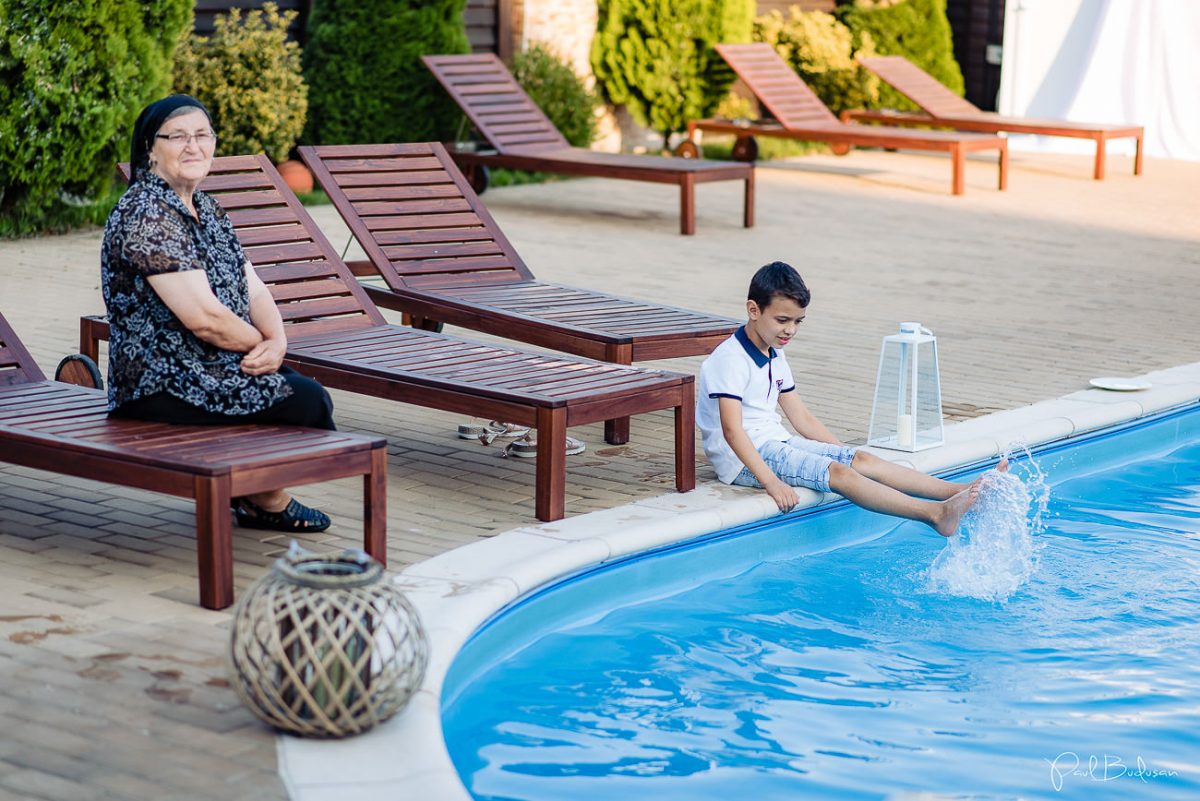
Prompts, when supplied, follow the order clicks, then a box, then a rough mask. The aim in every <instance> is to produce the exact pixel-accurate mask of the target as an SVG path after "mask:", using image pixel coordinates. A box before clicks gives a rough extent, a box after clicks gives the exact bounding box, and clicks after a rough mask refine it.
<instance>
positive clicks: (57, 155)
mask: <svg viewBox="0 0 1200 801" xmlns="http://www.w3.org/2000/svg"><path fill="white" fill-rule="evenodd" d="M191 20H192V2H191V0H93V1H92V2H87V3H46V2H42V1H41V0H0V233H3V235H6V236H12V235H18V234H29V233H37V232H41V231H59V230H65V229H67V228H71V227H74V226H77V225H81V224H84V223H89V222H96V221H97V220H103V219H104V216H105V215H107V213H108V209H109V208H110V207H111V199H112V198H111V195H112V185H113V165H114V163H115V162H116V161H118V160H119V159H127V158H129V136H130V132H131V130H132V127H133V121H134V119H135V118H136V117H137V115H138V112H139V111H140V110H141V108H142V107H143V106H144V105H146V104H147V103H149V102H150V101H152V100H156V99H158V98H159V97H162V96H163V95H165V94H166V93H167V92H168V91H169V89H170V77H171V58H172V54H173V53H174V50H175V44H176V42H177V41H178V40H179V35H180V33H181V32H182V31H183V30H185V29H186V28H187V27H189V26H190V25H191Z"/></svg>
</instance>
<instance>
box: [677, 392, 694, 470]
mask: <svg viewBox="0 0 1200 801" xmlns="http://www.w3.org/2000/svg"><path fill="white" fill-rule="evenodd" d="M682 395H683V397H682V398H680V403H679V405H678V406H676V407H675V489H677V490H678V491H680V492H690V491H692V490H694V489H695V488H696V385H695V384H694V383H692V382H688V383H687V384H685V385H684V387H683V392H682Z"/></svg>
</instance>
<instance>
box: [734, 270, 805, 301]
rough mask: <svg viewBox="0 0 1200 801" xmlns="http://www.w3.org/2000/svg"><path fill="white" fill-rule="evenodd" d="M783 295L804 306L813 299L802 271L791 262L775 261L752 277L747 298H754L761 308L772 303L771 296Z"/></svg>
mask: <svg viewBox="0 0 1200 801" xmlns="http://www.w3.org/2000/svg"><path fill="white" fill-rule="evenodd" d="M777 295H781V296H783V297H785V298H788V299H789V300H794V301H796V303H797V304H799V305H800V306H801V307H802V308H805V307H807V306H808V302H809V301H810V300H812V293H810V292H809V291H808V287H806V286H805V285H804V279H803V278H801V277H800V273H798V272H796V270H795V268H794V267H792V265H790V264H784V263H783V262H781V261H773V262H771V263H770V264H768V265H766V266H765V267H760V268H759V270H758V272H756V273H755V274H754V277H753V278H751V279H750V292H749V293H748V294H747V296H746V297H747V300H752V301H754V303H755V304H756V305H757V306H758V308H759V309H765V308H767V306H769V305H770V304H771V298H774V297H775V296H777Z"/></svg>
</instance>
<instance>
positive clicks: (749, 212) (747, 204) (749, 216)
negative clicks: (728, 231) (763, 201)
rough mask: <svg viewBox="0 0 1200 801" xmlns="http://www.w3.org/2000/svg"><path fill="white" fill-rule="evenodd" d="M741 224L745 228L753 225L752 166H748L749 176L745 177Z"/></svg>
mask: <svg viewBox="0 0 1200 801" xmlns="http://www.w3.org/2000/svg"><path fill="white" fill-rule="evenodd" d="M742 218H743V219H742V224H743V225H744V226H745V227H747V228H753V227H754V168H753V167H751V168H750V177H749V178H747V179H746V199H745V200H744V201H743V203H742Z"/></svg>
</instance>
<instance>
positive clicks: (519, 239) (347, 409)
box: [0, 152, 1200, 801]
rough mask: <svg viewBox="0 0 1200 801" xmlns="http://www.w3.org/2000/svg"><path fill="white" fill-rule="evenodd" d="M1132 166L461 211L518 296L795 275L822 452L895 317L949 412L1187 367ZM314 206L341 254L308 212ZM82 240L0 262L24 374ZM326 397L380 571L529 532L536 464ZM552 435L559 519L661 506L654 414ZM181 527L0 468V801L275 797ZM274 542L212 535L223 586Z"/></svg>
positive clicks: (1167, 171)
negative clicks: (682, 216) (503, 237)
mask: <svg viewBox="0 0 1200 801" xmlns="http://www.w3.org/2000/svg"><path fill="white" fill-rule="evenodd" d="M1130 161H1131V159H1129V158H1125V157H1119V156H1113V157H1111V158H1110V163H1109V177H1108V179H1107V180H1105V181H1103V182H1094V181H1092V180H1091V179H1090V177H1089V176H1090V159H1089V158H1087V157H1068V156H1050V155H1044V154H1043V155H1032V154H1030V155H1026V154H1022V153H1015V154H1014V158H1013V164H1012V167H1011V170H1012V171H1011V175H1010V189H1009V190H1008V191H1007V192H1003V193H1001V192H997V191H996V190H995V189H994V180H995V166H994V161H992V160H982V159H981V160H979V161H975V160H972V162H971V163H970V165H969V167H968V171H967V194H966V195H964V196H962V197H952V196H951V195H949V193H948V188H949V169H950V165H949V163H948V161H947V160H946V159H944V158H938V157H927V156H921V155H910V154H892V153H883V152H855V153H854V154H852V155H850V156H848V157H844V158H837V157H833V156H812V157H807V158H804V159H799V160H794V161H791V162H787V163H777V164H772V165H770V166H769V167H766V168H763V169H760V170H759V173H758V224H757V226H756V227H755V228H754V229H751V230H749V231H747V230H744V229H742V228H741V227H740V224H739V220H740V196H739V194H738V190H737V188H736V187H734V186H733V185H732V184H730V185H727V186H723V185H721V184H715V185H707V186H704V187H701V189H700V190H699V192H698V200H697V212H698V214H697V235H696V236H695V237H680V236H679V235H678V234H677V233H676V231H677V230H678V228H677V214H678V199H677V196H676V195H675V193H674V191H672V190H671V189H670V188H666V187H659V186H652V185H645V184H634V183H629V182H616V181H607V180H600V179H588V180H577V181H569V182H559V183H551V184H546V185H541V186H525V187H515V188H509V189H503V190H493V191H492V192H490V193H489V194H488V195H486V197H485V200H486V201H487V204H488V206H489V208H490V209H491V211H492V212H493V214H494V215H495V216H496V218H497V220H498V221H499V223H500V225H501V226H502V227H503V228H504V230H505V231H506V233H507V234H508V236H509V237H510V238H511V239H512V241H513V243H514V245H515V246H516V248H517V250H518V251H519V252H520V253H521V254H522V256H523V257H524V258H525V260H526V261H527V263H528V264H529V265H530V267H531V268H532V269H533V271H534V272H535V273H536V274H537V275H538V277H539V278H542V279H543V280H552V281H560V282H563V283H573V284H579V285H581V286H589V287H594V288H600V289H608V290H612V291H617V292H620V293H622V294H627V295H633V296H640V297H645V298H648V299H654V300H658V301H661V302H664V303H670V304H673V305H680V306H687V307H692V308H696V309H700V310H704V311H710V312H715V313H721V314H726V315H729V316H739V315H740V314H741V310H742V306H743V300H742V299H743V298H744V292H745V286H746V283H747V281H748V279H749V276H750V274H751V273H752V271H753V270H754V269H755V268H756V267H758V266H759V265H761V264H762V263H764V262H766V261H771V260H775V259H782V260H785V261H789V262H790V263H792V264H793V265H795V266H797V267H798V268H799V269H800V271H801V273H802V274H803V275H804V276H805V278H806V280H807V281H808V283H809V285H810V287H811V288H812V290H813V294H814V301H813V305H812V307H811V309H810V315H809V319H808V321H807V322H806V323H805V325H804V329H803V330H802V332H801V335H800V337H799V338H798V339H797V341H796V342H795V344H793V345H792V347H791V348H790V349H789V358H790V361H791V364H792V367H793V371H794V372H795V373H796V376H797V379H798V381H799V383H800V386H801V391H802V393H803V396H804V397H805V399H806V400H807V402H808V403H809V404H810V406H811V407H812V408H813V409H814V410H815V411H816V412H817V414H818V415H819V416H821V417H822V418H823V419H825V420H826V421H827V422H828V423H829V424H830V427H831V428H832V429H833V430H834V432H835V433H837V434H838V435H839V436H842V437H843V438H845V439H847V440H849V441H861V440H862V438H863V437H864V435H865V429H866V425H867V419H868V415H869V411H870V402H871V392H872V387H873V382H874V373H875V363H876V360H877V358H878V351H879V338H880V337H881V336H883V335H885V334H888V333H892V332H893V331H894V330H895V326H896V324H897V323H898V322H899V321H901V320H919V321H921V322H922V323H924V324H925V325H926V326H928V327H930V328H931V329H933V331H934V332H935V333H936V334H937V335H938V338H939V345H940V348H939V349H940V351H941V353H940V356H941V367H942V389H943V397H944V401H945V409H946V413H947V416H948V418H950V419H961V418H966V417H972V416H976V415H978V414H981V413H985V412H988V411H993V410H997V409H1005V408H1012V407H1015V406H1020V405H1024V404H1028V403H1032V402H1035V401H1038V400H1042V399H1044V398H1050V397H1056V396H1058V395H1062V394H1064V393H1067V392H1070V391H1071V390H1074V389H1078V388H1082V387H1083V386H1085V385H1086V383H1087V380H1088V379H1089V378H1091V377H1094V376H1098V375H1122V374H1137V373H1143V372H1147V371H1150V370H1154V369H1159V368H1164V367H1169V366H1173V365H1177V364H1183V363H1188V362H1194V361H1196V360H1197V358H1198V356H1197V349H1196V342H1197V341H1198V335H1200V317H1197V315H1196V314H1195V312H1194V309H1195V308H1196V306H1197V303H1198V302H1200V282H1197V281H1196V279H1195V275H1196V270H1197V267H1200V223H1197V219H1198V212H1200V204H1198V202H1197V200H1196V196H1195V191H1194V187H1195V186H1197V185H1200V164H1190V163H1168V162H1156V161H1148V163H1147V166H1146V174H1145V175H1144V176H1142V177H1140V178H1134V177H1133V176H1132V175H1131V174H1130V171H1131V170H1130V167H1129V165H1130ZM314 213H315V215H316V216H317V218H318V220H319V221H320V222H321V224H322V225H323V226H325V227H326V230H327V232H328V233H330V235H331V237H332V238H333V239H334V241H335V242H336V243H337V244H338V245H339V246H340V245H341V244H342V243H344V242H345V241H346V233H345V229H344V228H343V227H342V226H341V225H340V223H339V222H338V221H337V219H336V212H334V210H333V209H332V207H320V208H317V209H315V210H314ZM99 240H100V235H99V233H98V232H86V233H79V234H72V235H68V236H62V237H53V238H48V239H42V240H27V241H19V242H3V243H0V310H2V311H3V313H4V314H5V315H6V316H7V317H8V319H9V321H10V322H11V323H12V324H13V326H14V327H15V328H16V330H17V332H18V333H19V334H20V335H21V337H22V338H23V339H24V340H25V342H26V344H27V345H29V346H30V348H31V350H32V351H33V354H34V356H35V358H37V360H38V361H39V363H40V364H41V365H42V367H43V369H44V370H46V371H47V372H50V371H51V370H53V367H54V365H55V364H56V363H57V361H58V359H59V358H60V357H61V356H62V355H64V354H66V353H70V352H74V351H75V350H76V349H77V344H76V321H77V319H78V317H79V315H80V314H85V313H92V312H96V311H99V310H101V309H102V304H101V300H100V295H99V287H98V266H97V252H98V247H99ZM393 319H395V318H393ZM699 361H700V360H699V359H682V360H675V361H670V362H664V363H661V366H664V367H669V368H671V369H678V370H684V371H692V372H694V371H695V370H696V368H697V366H698V364H699ZM335 403H336V404H337V417H338V420H339V424H340V425H341V426H342V427H343V428H345V429H351V430H363V431H371V432H376V433H379V434H382V435H385V436H386V437H387V438H388V440H389V443H390V447H389V464H388V468H389V471H390V476H389V483H388V488H389V496H388V500H389V526H388V534H389V559H390V561H391V564H392V566H393V567H395V568H400V567H403V566H405V565H407V564H411V563H413V562H415V561H419V560H421V559H423V558H426V557H428V556H431V555H434V554H437V553H440V552H443V551H445V550H448V549H450V548H453V547H456V546H458V545H462V544H465V543H469V542H472V541H475V540H477V539H478V538H481V537H487V536H489V535H491V534H494V533H496V532H499V531H503V530H506V529H509V528H513V527H516V526H519V525H523V524H526V523H528V522H530V521H531V520H532V514H533V512H532V510H533V499H532V482H533V464H532V463H530V462H528V461H525V460H515V459H508V460H505V459H501V458H499V455H498V451H497V450H496V449H494V448H484V447H482V446H480V445H478V444H475V443H471V442H464V441H461V440H458V439H456V438H455V436H454V427H455V425H456V423H457V422H458V421H459V420H458V418H457V417H455V416H453V415H448V414H443V413H438V412H431V411H427V410H422V409H417V408H414V407H408V406H401V405H398V404H390V403H386V402H382V401H377V400H373V399H369V398H364V397H359V396H352V395H348V394H345V393H335ZM573 433H574V434H575V435H576V436H580V435H582V437H583V438H584V439H585V440H586V441H587V442H588V451H587V452H586V453H585V454H583V455H581V456H577V457H571V460H570V461H569V464H568V483H567V513H568V515H572V516H573V515H578V514H583V513H585V512H588V511H593V510H597V509H603V508H610V507H612V506H616V505H619V504H623V503H626V502H628V501H629V500H632V499H636V498H643V497H648V496H652V495H656V494H661V493H664V492H668V491H670V488H671V484H672V474H671V470H672V467H671V449H670V444H669V443H670V433H671V421H670V419H669V417H668V415H666V414H661V415H647V416H645V417H643V418H635V419H634V421H633V439H632V443H631V444H630V445H627V446H621V447H609V446H606V445H605V444H604V442H603V440H602V437H601V436H600V430H599V426H591V427H583V428H581V429H579V430H578V431H573ZM0 459H2V454H0ZM699 478H700V480H701V481H706V480H709V481H710V480H712V478H713V475H712V472H711V470H710V469H709V468H708V467H707V465H705V464H701V466H700V469H699ZM299 494H300V495H301V497H302V498H303V499H305V500H307V501H310V502H314V503H318V504H319V505H321V506H322V507H323V508H326V509H327V510H328V511H330V513H331V514H333V515H334V516H335V519H336V523H335V526H334V528H333V529H331V530H330V532H328V533H327V534H326V535H321V536H318V537H313V538H310V539H309V541H308V542H306V543H305V544H306V545H308V546H309V547H319V546H321V547H335V548H340V547H345V546H349V545H353V544H354V543H355V541H356V538H357V537H358V535H359V532H360V531H361V528H360V521H361V518H360V514H361V510H360V508H359V505H360V496H359V484H358V482H357V481H349V480H348V481H342V482H334V483H330V484H321V485H311V486H309V487H305V488H302V489H301V491H300V493H299ZM190 509H191V507H190V504H189V503H187V502H184V501H180V500H177V499H172V498H168V497H166V496H159V495H153V494H150V493H145V492H140V491H133V490H125V489H123V488H119V487H113V486H111V485H106V484H100V483H97V482H90V481H82V480H76V479H70V478H64V477H61V476H56V475H51V474H47V473H41V472H38V471H33V470H26V469H23V468H15V467H11V466H4V465H0V722H2V724H3V726H4V732H5V733H4V735H3V737H0V801H4V800H5V799H9V798H23V799H24V798H36V799H72V801H74V800H75V799H86V798H128V799H155V801H159V800H160V799H174V798H179V799H185V798H186V799H208V798H212V799H227V798H231V797H234V798H239V799H243V798H245V799H250V798H283V797H285V792H284V789H283V786H282V784H281V783H280V782H279V780H278V778H277V777H276V774H275V745H274V738H273V736H272V734H271V733H270V732H269V731H268V730H266V729H265V728H263V727H262V726H260V725H259V724H258V723H257V722H256V721H255V720H254V719H253V718H252V717H251V716H250V715H249V714H248V713H247V712H245V711H243V709H242V708H241V706H240V705H239V703H238V701H237V699H236V698H235V696H234V695H233V693H232V691H231V690H230V689H229V688H228V685H227V683H226V679H225V666H224V644H225V639H226V637H227V623H228V619H229V616H228V615H227V614H225V613H218V612H210V611H206V610H203V609H200V608H199V607H198V606H197V605H196V580H195V551H194V545H193V538H192V515H191V511H190ZM285 545H286V542H285V540H284V538H282V537H280V538H272V537H266V536H259V534H258V533H255V532H249V531H240V530H238V531H236V532H235V562H236V566H235V573H236V579H237V584H238V591H239V592H240V591H241V590H242V589H244V588H245V586H246V585H247V584H248V583H249V582H251V581H252V580H253V579H254V578H256V577H257V576H258V575H260V574H261V573H262V572H263V570H264V569H265V568H266V566H267V565H269V563H270V561H271V560H272V559H273V558H274V557H275V556H276V555H277V554H278V553H279V552H280V549H281V548H282V547H284V546H285ZM398 756H399V755H398Z"/></svg>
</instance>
